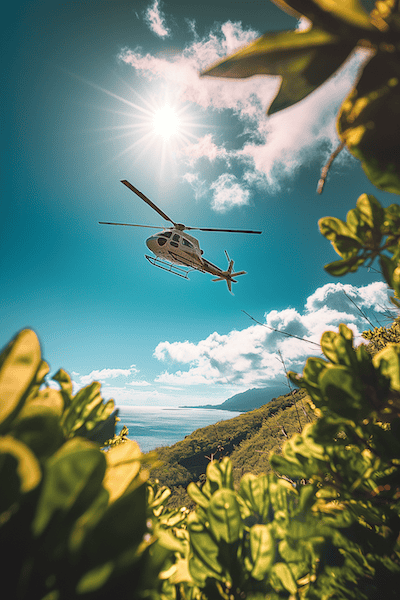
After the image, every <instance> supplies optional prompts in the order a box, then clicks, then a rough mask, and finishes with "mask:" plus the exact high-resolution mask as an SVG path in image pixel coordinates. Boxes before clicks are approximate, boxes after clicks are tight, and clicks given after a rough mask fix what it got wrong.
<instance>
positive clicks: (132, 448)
mask: <svg viewBox="0 0 400 600" xmlns="http://www.w3.org/2000/svg"><path fill="white" fill-rule="evenodd" d="M104 454H105V457H106V463H107V469H106V472H105V476H104V480H103V487H104V488H105V489H106V490H107V491H108V493H109V498H110V502H114V501H115V500H116V499H117V498H119V497H120V496H121V495H122V494H123V493H124V492H125V491H126V489H127V488H128V487H129V486H130V485H131V483H132V481H133V480H134V479H135V477H136V476H137V475H138V473H139V471H140V468H141V462H140V459H141V456H142V453H141V451H140V448H139V446H138V444H137V443H136V442H134V441H133V440H126V441H125V442H124V443H123V444H119V445H118V446H114V447H113V448H110V449H109V450H108V451H107V452H105V453H104Z"/></svg>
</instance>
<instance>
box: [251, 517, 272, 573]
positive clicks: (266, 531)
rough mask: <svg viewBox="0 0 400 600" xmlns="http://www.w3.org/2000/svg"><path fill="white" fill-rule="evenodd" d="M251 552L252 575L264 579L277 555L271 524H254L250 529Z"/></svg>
mask: <svg viewBox="0 0 400 600" xmlns="http://www.w3.org/2000/svg"><path fill="white" fill-rule="evenodd" d="M250 554H251V561H252V563H253V565H254V566H253V569H252V571H251V575H252V577H254V579H257V580H259V581H262V580H263V579H264V578H265V576H266V574H267V573H268V571H269V570H270V568H271V565H272V563H273V561H274V557H275V543H274V538H273V536H272V534H271V527H270V525H254V526H253V527H252V528H251V529H250Z"/></svg>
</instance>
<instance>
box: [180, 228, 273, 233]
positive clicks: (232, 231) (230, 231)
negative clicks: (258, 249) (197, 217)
mask: <svg viewBox="0 0 400 600" xmlns="http://www.w3.org/2000/svg"><path fill="white" fill-rule="evenodd" d="M185 229H192V230H196V231H226V232H228V233H262V231H253V230H251V229H214V228H212V227H185Z"/></svg>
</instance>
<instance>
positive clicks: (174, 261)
mask: <svg viewBox="0 0 400 600" xmlns="http://www.w3.org/2000/svg"><path fill="white" fill-rule="evenodd" d="M121 183H123V184H124V185H126V187H127V188H129V189H130V190H131V191H132V192H134V193H135V194H136V195H137V196H139V198H141V199H142V200H144V201H145V202H146V204H148V205H149V206H151V208H153V209H154V210H155V211H156V212H157V213H158V214H159V215H160V216H161V217H162V218H163V219H165V220H166V221H169V222H170V223H172V227H171V226H170V227H166V228H164V230H163V231H160V232H159V233H156V234H155V235H152V236H151V237H149V238H147V240H146V245H147V247H148V248H149V250H151V251H152V252H153V254H154V255H155V256H148V255H147V254H145V256H146V258H147V260H148V261H149V262H150V263H151V264H152V265H154V266H155V267H159V268H160V269H164V270H165V271H168V272H170V273H173V274H174V275H179V277H183V278H185V279H189V277H188V273H190V272H191V271H201V272H202V273H210V274H211V275H216V276H217V277H216V278H215V279H213V280H212V281H226V283H227V286H228V289H229V291H230V292H232V283H237V281H236V279H235V277H238V276H239V275H245V274H246V271H237V272H236V273H234V272H233V260H231V259H230V258H229V256H228V253H227V252H226V250H225V255H226V258H227V260H228V268H227V270H226V271H223V270H222V269H220V268H219V267H217V266H216V265H213V264H212V263H211V262H209V261H208V260H206V259H205V258H204V257H203V250H201V249H200V245H199V242H198V240H196V238H194V237H193V236H191V235H189V234H187V233H184V232H185V231H187V230H197V231H226V232H228V233H262V232H261V231H251V230H245V229H214V228H209V227H187V226H186V225H183V224H182V223H175V221H173V220H172V219H170V218H169V217H168V216H167V215H166V214H165V213H164V212H163V211H162V210H161V209H160V208H158V206H156V205H155V204H154V202H152V201H151V200H150V199H149V198H147V197H146V196H145V195H144V194H142V192H140V191H139V190H137V189H136V188H135V187H134V186H133V185H132V184H131V183H129V181H127V180H126V179H123V180H121ZM99 224H100V225H123V226H126V227H147V228H150V229H159V227H158V226H157V225H136V224H133V223H109V222H106V221H99Z"/></svg>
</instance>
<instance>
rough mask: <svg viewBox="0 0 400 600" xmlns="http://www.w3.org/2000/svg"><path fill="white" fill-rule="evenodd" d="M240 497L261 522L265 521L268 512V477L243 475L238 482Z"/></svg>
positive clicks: (250, 474)
mask: <svg viewBox="0 0 400 600" xmlns="http://www.w3.org/2000/svg"><path fill="white" fill-rule="evenodd" d="M239 493H240V495H241V497H242V498H243V499H244V500H245V502H246V504H247V505H248V506H249V507H250V508H251V511H252V512H253V513H255V514H256V515H257V516H258V517H259V519H260V520H261V521H262V522H265V521H266V520H267V515H268V511H269V504H270V503H269V494H268V477H267V476H266V475H259V476H258V477H256V476H255V475H253V474H252V473H245V474H244V475H243V477H242V479H241V480H240V490H239Z"/></svg>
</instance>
